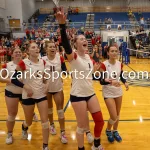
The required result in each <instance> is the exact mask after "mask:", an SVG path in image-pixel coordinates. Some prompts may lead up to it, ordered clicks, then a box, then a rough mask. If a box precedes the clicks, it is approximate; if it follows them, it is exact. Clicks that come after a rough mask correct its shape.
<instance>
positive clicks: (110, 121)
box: [108, 118, 118, 125]
mask: <svg viewBox="0 0 150 150" xmlns="http://www.w3.org/2000/svg"><path fill="white" fill-rule="evenodd" d="M117 120H118V119H116V120H112V119H111V118H110V119H109V120H108V122H109V123H110V124H111V125H114V124H115V123H116V121H117Z"/></svg>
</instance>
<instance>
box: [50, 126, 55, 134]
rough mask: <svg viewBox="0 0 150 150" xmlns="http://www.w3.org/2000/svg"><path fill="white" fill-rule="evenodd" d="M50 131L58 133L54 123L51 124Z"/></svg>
mask: <svg viewBox="0 0 150 150" xmlns="http://www.w3.org/2000/svg"><path fill="white" fill-rule="evenodd" d="M50 133H51V134H52V135H56V129H55V125H54V124H52V125H50Z"/></svg>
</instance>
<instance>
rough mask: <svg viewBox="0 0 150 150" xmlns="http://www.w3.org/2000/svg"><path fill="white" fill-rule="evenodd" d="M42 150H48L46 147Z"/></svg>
mask: <svg viewBox="0 0 150 150" xmlns="http://www.w3.org/2000/svg"><path fill="white" fill-rule="evenodd" d="M42 150H50V149H49V148H48V147H45V148H42Z"/></svg>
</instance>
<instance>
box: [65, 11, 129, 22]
mask: <svg viewBox="0 0 150 150" xmlns="http://www.w3.org/2000/svg"><path fill="white" fill-rule="evenodd" d="M87 14H89V13H79V14H78V15H73V14H72V15H69V16H68V18H69V19H71V20H72V22H84V21H86V16H87ZM92 14H95V20H94V21H97V22H98V21H99V20H100V19H101V20H102V21H104V19H105V18H112V19H113V21H129V18H128V15H127V13H126V12H119V13H117V12H116V13H114V12H111V13H110V12H95V13H92Z"/></svg>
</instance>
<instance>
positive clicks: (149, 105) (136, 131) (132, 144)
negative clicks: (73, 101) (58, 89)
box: [0, 57, 150, 150]
mask: <svg viewBox="0 0 150 150" xmlns="http://www.w3.org/2000/svg"><path fill="white" fill-rule="evenodd" d="M67 66H68V64H67ZM124 70H125V71H133V70H134V71H136V72H138V71H148V72H150V59H135V58H133V57H132V58H131V63H130V64H129V65H128V66H126V65H124ZM149 76H150V74H149ZM70 83H71V80H70V79H66V80H64V94H65V106H66V107H65V108H66V111H65V117H66V134H67V137H68V141H69V143H68V144H66V145H63V144H62V143H61V142H60V139H59V124H58V121H57V114H56V111H54V119H55V120H56V121H55V125H56V129H57V135H55V136H52V135H50V140H49V147H50V149H51V150H77V142H76V135H75V131H76V119H75V115H74V112H73V109H72V107H71V105H70V103H69V105H66V104H67V102H68V100H69V92H70ZM129 83H130V84H131V85H130V89H129V91H125V88H124V87H123V89H124V96H123V104H122V109H121V117H120V125H119V131H120V134H121V135H122V138H123V141H122V143H117V142H115V143H114V144H110V143H108V142H107V138H106V136H105V129H106V124H107V122H106V121H107V120H108V119H109V114H108V111H107V108H106V106H105V103H104V100H103V98H102V92H101V89H102V88H101V85H100V84H99V82H97V81H94V87H95V92H96V95H97V97H98V99H99V103H100V105H101V109H102V112H103V116H104V120H105V126H104V129H103V132H102V137H101V140H102V144H103V147H104V148H105V150H112V149H113V150H127V149H130V150H149V149H150V132H149V129H150V128H149V127H150V97H149V93H150V79H149V80H142V81H141V80H132V81H131V80H130V81H129ZM4 88H5V84H0V149H3V150H10V149H12V150H27V149H28V150H29V149H30V150H41V146H42V134H41V125H40V121H39V122H33V124H32V126H31V127H30V129H29V139H28V140H22V139H21V123H22V120H24V115H23V110H22V108H21V106H20V107H19V112H18V115H17V118H16V120H17V121H16V125H15V129H14V143H13V144H12V145H6V144H5V137H6V131H7V130H6V125H5V123H6V117H7V109H6V104H5V99H4ZM35 111H36V112H37V114H38V111H37V109H36V110H35ZM38 116H39V115H38ZM89 116H90V115H89ZM90 120H91V121H90V128H91V132H92V133H93V127H94V123H93V121H92V118H91V116H90ZM85 139H86V136H85ZM85 148H86V150H90V149H91V145H89V144H88V143H87V140H85Z"/></svg>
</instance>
